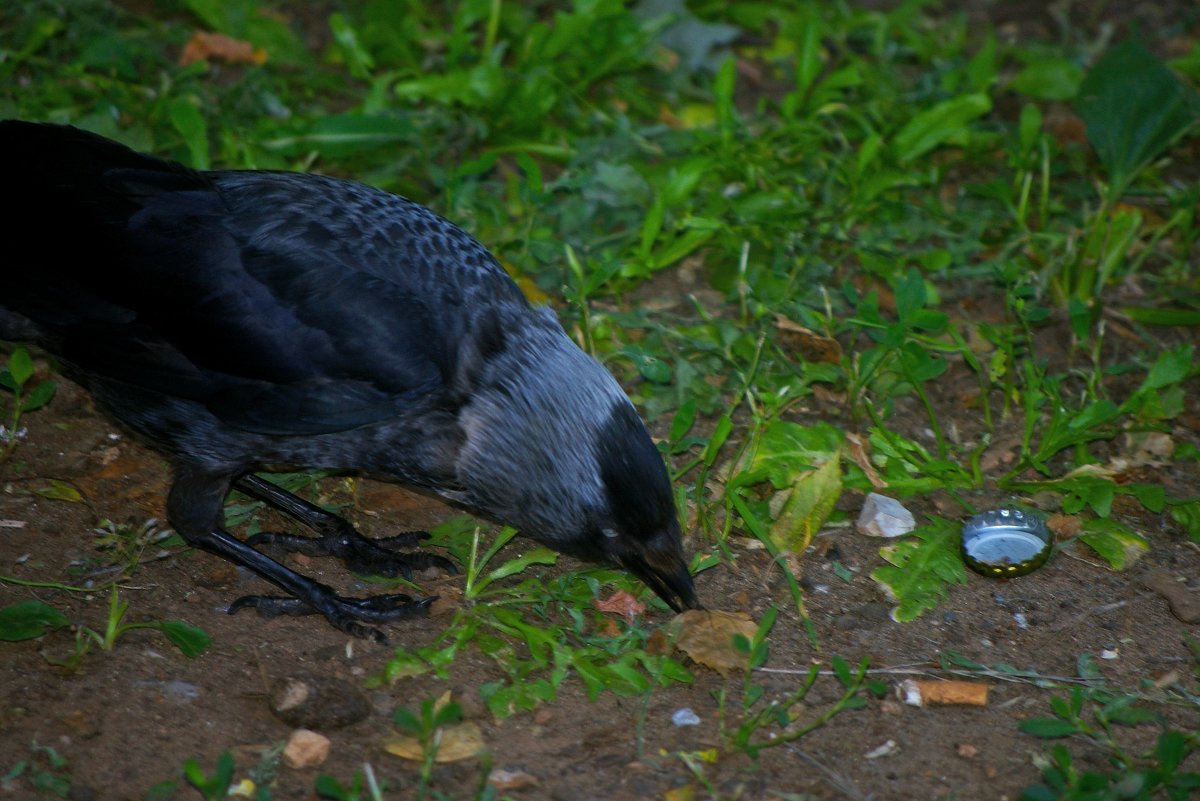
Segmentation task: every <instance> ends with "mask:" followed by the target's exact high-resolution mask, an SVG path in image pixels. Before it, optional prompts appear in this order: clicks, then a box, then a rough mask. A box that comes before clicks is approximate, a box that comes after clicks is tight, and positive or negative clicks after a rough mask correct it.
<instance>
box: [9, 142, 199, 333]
mask: <svg viewBox="0 0 1200 801" xmlns="http://www.w3.org/2000/svg"><path fill="white" fill-rule="evenodd" d="M0 175H3V177H4V186H3V189H4V193H5V195H6V196H7V198H8V202H7V203H6V205H7V207H8V208H7V210H6V211H4V212H2V213H0V242H3V243H4V249H5V257H4V259H3V263H4V266H3V267H2V268H0V339H9V340H18V339H19V340H35V341H41V340H42V338H43V337H42V334H43V333H44V332H45V331H47V330H48V329H47V328H46V326H47V325H50V326H54V325H56V324H59V323H63V322H68V321H70V320H72V319H74V318H76V317H77V316H78V315H79V314H80V313H83V312H84V310H85V309H88V308H90V309H92V310H93V311H101V310H102V309H103V304H102V303H99V302H98V301H97V298H96V291H95V290H96V288H97V287H98V286H101V285H103V284H105V283H111V282H112V281H114V280H116V279H117V275H116V272H115V271H114V270H113V265H116V264H119V263H120V262H121V261H122V254H123V251H124V249H125V248H126V247H127V245H126V240H125V232H126V229H127V226H128V224H129V221H130V218H131V217H132V216H133V215H134V214H136V213H137V211H138V210H139V209H140V208H142V207H143V205H144V204H145V202H146V200H147V198H148V197H149V196H152V195H154V194H156V193H158V192H160V191H162V190H163V189H165V188H178V184H185V185H186V184H192V185H197V186H199V185H203V184H204V182H205V179H204V178H203V176H201V175H200V174H198V173H195V172H192V171H190V170H187V169H186V168H184V167H182V166H180V165H178V164H173V163H171V162H167V161H162V160H160V159H156V158H154V157H152V156H146V155H143V154H141V153H137V152H135V151H133V150H131V149H129V148H127V147H125V146H124V145H121V144H118V143H117V142H113V141H111V140H109V139H105V138H104V137H102V136H98V135H96V134H93V133H89V132H87V131H83V130H80V129H78V128H72V127H69V126H65V125H52V124H46V123H32V122H22V121H18V120H3V121H0Z"/></svg>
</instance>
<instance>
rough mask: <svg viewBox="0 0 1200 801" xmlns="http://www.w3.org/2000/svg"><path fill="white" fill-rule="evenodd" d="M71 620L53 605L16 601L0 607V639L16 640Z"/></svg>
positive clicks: (37, 635)
mask: <svg viewBox="0 0 1200 801" xmlns="http://www.w3.org/2000/svg"><path fill="white" fill-rule="evenodd" d="M69 625H71V621H69V620H67V618H66V617H65V616H64V615H63V613H62V612H59V611H58V610H57V609H55V608H54V607H53V606H50V605H49V604H46V603H42V602H41V601H37V600H32V599H31V600H28V601H18V602H17V603H15V604H11V605H9V606H6V607H4V608H3V609H0V640H6V641H8V642H17V641H19V640H32V639H33V638H34V637H41V636H42V635H43V634H45V633H46V632H48V631H53V630H54V629H61V628H65V627H66V626H69Z"/></svg>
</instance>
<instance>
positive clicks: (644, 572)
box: [619, 549, 703, 612]
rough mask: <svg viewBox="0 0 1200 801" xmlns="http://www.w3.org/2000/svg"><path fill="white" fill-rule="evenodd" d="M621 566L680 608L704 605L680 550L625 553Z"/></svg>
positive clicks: (676, 609) (678, 609) (669, 604)
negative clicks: (700, 600)
mask: <svg viewBox="0 0 1200 801" xmlns="http://www.w3.org/2000/svg"><path fill="white" fill-rule="evenodd" d="M619 560H620V562H621V566H622V567H624V568H625V569H626V570H628V571H629V572H630V573H632V574H633V575H635V576H637V577H638V578H640V579H641V580H642V581H644V582H645V583H646V586H647V587H649V588H650V589H652V590H654V592H655V593H657V595H658V597H659V598H662V599H663V600H664V601H666V603H667V606H669V607H671V608H672V609H673V610H675V611H676V612H682V611H683V610H684V609H702V608H703V607H701V606H700V602H699V601H698V600H696V588H695V587H694V586H692V576H691V574H690V573H688V569H687V564H686V563H685V562H684V561H683V557H682V556H681V555H680V554H679V553H678V552H671V551H660V550H650V549H647V550H645V551H638V552H634V553H628V554H623V555H622V556H620V557H619Z"/></svg>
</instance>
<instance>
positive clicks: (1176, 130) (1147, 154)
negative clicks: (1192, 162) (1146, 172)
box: [1075, 41, 1200, 199]
mask: <svg viewBox="0 0 1200 801" xmlns="http://www.w3.org/2000/svg"><path fill="white" fill-rule="evenodd" d="M1075 109H1076V111H1078V112H1079V116H1080V117H1082V118H1083V121H1084V123H1085V124H1086V126H1087V135H1088V140H1089V141H1090V142H1091V143H1092V147H1093V148H1095V150H1096V155H1097V156H1098V157H1099V158H1100V163H1101V164H1103V165H1104V169H1105V171H1106V172H1107V173H1108V180H1109V183H1110V184H1111V191H1112V198H1111V199H1115V198H1116V197H1119V196H1120V195H1121V194H1122V193H1123V192H1124V190H1125V187H1126V186H1127V185H1128V184H1129V182H1130V181H1132V180H1133V178H1134V176H1135V175H1136V174H1137V173H1138V172H1139V171H1140V170H1141V169H1142V168H1143V167H1145V166H1146V165H1147V164H1149V163H1150V162H1151V161H1153V160H1154V159H1155V158H1156V157H1157V156H1158V155H1159V154H1160V153H1162V152H1163V151H1164V150H1166V149H1167V148H1168V147H1170V146H1171V144H1172V143H1174V142H1175V141H1176V140H1177V139H1179V138H1180V137H1181V136H1183V134H1185V133H1186V132H1187V131H1188V130H1189V129H1191V127H1192V126H1193V125H1194V124H1195V123H1196V120H1197V117H1198V115H1200V96H1197V94H1196V92H1195V91H1193V90H1192V89H1190V88H1188V87H1187V86H1185V85H1184V84H1183V83H1182V82H1181V81H1180V80H1179V79H1178V78H1177V77H1176V76H1175V74H1174V73H1173V72H1171V70H1169V69H1168V68H1167V67H1166V65H1164V64H1163V63H1162V62H1161V61H1159V60H1158V59H1157V58H1155V57H1154V56H1153V55H1152V54H1151V53H1150V51H1148V50H1146V48H1145V47H1143V46H1142V45H1140V44H1138V43H1137V42H1134V41H1127V42H1123V43H1121V44H1119V45H1116V46H1115V47H1113V48H1111V49H1109V50H1108V52H1106V53H1105V54H1104V56H1103V57H1102V58H1101V59H1100V60H1099V61H1098V62H1096V64H1095V65H1094V66H1093V67H1092V68H1091V69H1090V70H1089V71H1088V74H1087V76H1086V77H1085V78H1084V79H1083V84H1082V85H1081V86H1080V87H1079V99H1078V100H1077V101H1076V104H1075Z"/></svg>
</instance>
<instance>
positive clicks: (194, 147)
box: [167, 97, 208, 170]
mask: <svg viewBox="0 0 1200 801" xmlns="http://www.w3.org/2000/svg"><path fill="white" fill-rule="evenodd" d="M167 117H168V118H169V119H170V120H171V126H172V127H174V128H175V130H176V131H178V132H179V134H180V136H182V137H183V142H184V144H186V145H187V148H188V156H189V159H190V160H191V166H192V167H193V168H195V169H197V170H207V169H208V123H207V122H205V120H204V115H203V114H202V113H201V112H200V109H199V108H198V107H197V106H196V104H195V103H194V102H192V100H191V99H190V98H186V97H177V98H175V99H173V100H171V101H170V102H169V103H168V104H167Z"/></svg>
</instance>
